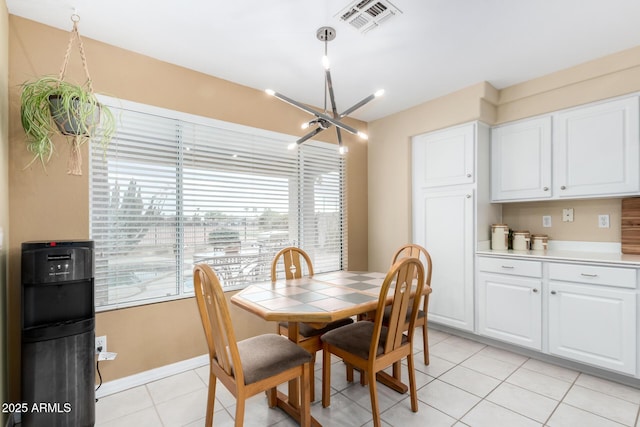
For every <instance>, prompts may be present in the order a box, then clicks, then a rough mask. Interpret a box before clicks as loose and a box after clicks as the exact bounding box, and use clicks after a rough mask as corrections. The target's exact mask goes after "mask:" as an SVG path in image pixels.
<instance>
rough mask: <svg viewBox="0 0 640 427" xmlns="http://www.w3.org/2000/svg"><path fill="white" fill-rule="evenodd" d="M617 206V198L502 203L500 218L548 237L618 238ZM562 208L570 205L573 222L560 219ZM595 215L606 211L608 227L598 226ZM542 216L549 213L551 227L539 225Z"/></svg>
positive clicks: (618, 212)
mask: <svg viewBox="0 0 640 427" xmlns="http://www.w3.org/2000/svg"><path fill="white" fill-rule="evenodd" d="M621 206H622V199H620V198H616V199H588V200H554V201H548V202H521V203H503V204H502V222H503V223H504V224H507V225H508V226H509V228H510V229H512V230H528V231H529V232H531V233H532V234H546V235H548V236H549V240H564V241H586V242H620V218H621V211H622V210H621ZM563 209H573V222H563V221H562V210H563ZM599 215H609V228H600V227H599V224H598V216H599ZM543 216H550V217H551V227H543V226H542V217H543Z"/></svg>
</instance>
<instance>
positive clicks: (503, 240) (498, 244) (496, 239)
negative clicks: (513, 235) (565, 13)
mask: <svg viewBox="0 0 640 427" xmlns="http://www.w3.org/2000/svg"><path fill="white" fill-rule="evenodd" d="M508 247H509V226H508V225H507V224H491V249H493V250H494V251H506V250H507V249H508Z"/></svg>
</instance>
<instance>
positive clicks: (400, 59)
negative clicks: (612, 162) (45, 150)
mask: <svg viewBox="0 0 640 427" xmlns="http://www.w3.org/2000/svg"><path fill="white" fill-rule="evenodd" d="M391 2H392V3H393V5H394V6H396V7H397V8H398V9H400V11H401V12H402V13H401V14H398V15H396V16H393V17H392V18H390V19H389V20H387V21H385V22H383V23H382V25H380V26H379V27H378V28H376V29H374V30H372V31H369V32H367V33H365V34H361V33H359V32H358V31H356V30H355V29H354V28H352V27H351V26H349V25H347V24H345V23H344V22H341V21H340V20H339V18H338V17H337V16H336V14H337V13H338V12H340V11H341V10H342V9H343V8H344V7H346V6H347V5H348V4H349V3H350V1H349V0H269V1H267V0H227V1H225V2H222V1H217V0H180V1H177V0H103V1H98V0H7V5H8V9H9V13H11V14H14V15H18V16H21V17H24V18H28V19H31V20H34V21H38V22H41V23H43V24H46V25H50V26H53V27H56V28H60V29H64V30H70V29H71V27H72V23H71V20H70V17H71V14H72V13H73V12H74V11H77V14H78V15H79V16H80V18H81V21H80V24H79V29H80V34H81V35H82V36H83V37H89V38H93V39H96V40H100V41H102V42H105V43H108V44H111V45H115V46H119V47H122V48H125V49H129V50H132V51H135V52H139V53H142V54H145V55H148V56H151V57H154V58H158V59H161V60H163V61H167V62H170V63H174V64H178V65H181V66H184V67H187V68H190V69H193V70H197V71H200V72H202V73H206V74H210V75H213V76H217V77H220V78H223V79H226V80H230V81H233V82H236V83H239V84H242V85H246V86H249V87H253V88H256V89H260V90H263V89H266V88H271V89H274V90H276V91H278V92H280V93H283V94H284V95H287V96H289V97H291V98H293V99H295V100H297V101H300V102H304V103H308V104H312V105H316V106H320V107H322V106H323V104H324V86H323V85H324V74H323V68H322V65H321V57H322V55H323V53H324V44H323V43H322V42H320V41H318V40H317V38H316V30H317V29H318V28H320V27H322V26H327V25H328V26H332V27H333V28H335V29H336V32H337V37H336V39H335V40H334V41H332V42H329V45H328V53H329V57H330V59H331V73H332V78H333V84H334V89H335V93H336V102H337V105H338V110H339V111H343V110H345V109H347V107H350V106H351V105H353V104H355V103H356V102H357V101H359V100H360V99H362V98H364V97H366V96H367V95H369V94H371V93H373V92H375V91H376V90H377V89H380V88H384V89H385V96H384V97H382V98H380V99H377V100H375V101H373V102H371V103H370V104H368V105H367V106H365V107H363V108H362V109H360V110H358V111H357V112H356V113H354V114H353V116H355V117H357V118H360V119H362V120H366V121H371V120H375V119H378V118H381V117H384V116H387V115H389V114H392V113H395V112H398V111H401V110H404V109H407V108H409V107H412V106H414V105H418V104H420V103H423V102H425V101H427V100H430V99H433V98H436V97H439V96H441V95H444V94H447V93H450V92H453V91H456V90H458V89H461V88H464V87H466V86H469V85H472V84H475V83H478V82H481V81H488V82H489V83H491V84H492V85H493V86H495V87H496V88H498V89H500V88H504V87H507V86H510V85H513V84H515V83H519V82H522V81H526V80H529V79H532V78H535V77H539V76H542V75H545V74H548V73H551V72H554V71H558V70H561V69H564V68H567V67H570V66H573V65H577V64H580V63H583V62H586V61H589V60H591V59H595V58H599V57H601V56H604V55H607V54H611V53H614V52H618V51H621V50H624V49H628V48H631V47H634V46H638V45H640V0H391ZM43 43H46V41H45V40H43ZM52 49H60V51H61V55H62V54H63V51H64V49H65V46H52ZM87 57H88V59H89V65H91V52H90V51H88V52H87ZM114 66H126V64H114ZM274 102H278V101H276V100H274ZM291 108H293V107H291Z"/></svg>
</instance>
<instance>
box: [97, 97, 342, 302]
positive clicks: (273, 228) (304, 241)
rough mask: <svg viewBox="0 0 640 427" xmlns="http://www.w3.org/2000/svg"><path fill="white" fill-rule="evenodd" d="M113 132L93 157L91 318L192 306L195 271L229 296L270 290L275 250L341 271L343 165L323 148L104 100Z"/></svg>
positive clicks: (330, 149)
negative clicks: (213, 276)
mask: <svg viewBox="0 0 640 427" xmlns="http://www.w3.org/2000/svg"><path fill="white" fill-rule="evenodd" d="M101 100H102V101H103V102H104V103H105V104H106V105H108V106H109V107H110V108H111V109H112V110H113V112H114V114H115V115H116V117H117V120H118V131H117V134H116V135H115V137H114V138H113V140H112V141H111V144H110V145H109V147H108V149H107V150H106V152H105V151H104V150H103V149H102V148H101V147H100V146H99V145H95V146H92V147H91V155H90V156H91V159H90V161H91V179H90V203H91V207H90V229H91V230H90V233H91V238H92V239H93V240H94V241H95V283H96V310H105V309H112V308H117V307H124V306H130V305H139V304H146V303H151V302H157V301H164V300H169V299H175V298H181V297H184V296H190V295H193V279H192V269H193V265H194V264H195V263H199V262H206V263H209V264H210V265H211V266H212V267H213V268H214V270H215V271H216V272H217V274H218V276H219V277H220V279H221V281H222V283H223V286H225V288H227V289H238V288H241V287H243V286H246V285H247V284H250V283H251V282H253V281H263V280H269V277H270V265H271V260H272V258H273V256H274V255H275V253H276V252H277V251H278V250H280V249H281V248H283V247H285V246H289V245H295V246H300V247H302V248H303V249H305V251H307V252H308V253H309V255H310V256H311V258H312V261H313V265H314V270H315V271H316V272H326V271H335V270H340V269H342V267H343V266H344V265H345V262H346V259H345V257H346V253H347V251H346V241H345V236H346V221H345V218H346V215H345V210H344V203H343V198H344V191H343V188H344V160H343V159H342V157H341V156H340V155H339V154H338V152H337V150H336V146H335V145H333V144H328V143H322V142H317V141H308V142H306V143H305V144H303V145H302V146H301V147H300V148H299V149H297V150H287V145H288V144H289V143H290V142H291V141H292V140H294V139H295V137H292V136H288V135H282V134H277V133H274V132H268V131H265V130H261V129H254V128H249V127H246V126H239V125H234V124H230V123H224V122H220V121H216V120H213V119H208V118H203V117H199V116H193V115H188V114H184V113H179V112H175V111H169V110H164V109H160V108H155V107H150V106H145V105H140V104H136V103H132V102H125V101H119V100H113V99H110V98H106V97H102V98H101Z"/></svg>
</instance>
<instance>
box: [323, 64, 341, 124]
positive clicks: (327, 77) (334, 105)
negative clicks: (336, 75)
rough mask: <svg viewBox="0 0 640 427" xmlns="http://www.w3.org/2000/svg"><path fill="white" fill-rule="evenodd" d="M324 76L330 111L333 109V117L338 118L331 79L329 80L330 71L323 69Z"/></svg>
mask: <svg viewBox="0 0 640 427" xmlns="http://www.w3.org/2000/svg"><path fill="white" fill-rule="evenodd" d="M325 78H326V81H327V89H329V99H330V100H331V111H333V117H334V118H336V119H339V117H338V109H337V108H336V97H335V94H334V93H333V81H332V80H331V71H329V70H328V69H327V70H325Z"/></svg>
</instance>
